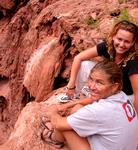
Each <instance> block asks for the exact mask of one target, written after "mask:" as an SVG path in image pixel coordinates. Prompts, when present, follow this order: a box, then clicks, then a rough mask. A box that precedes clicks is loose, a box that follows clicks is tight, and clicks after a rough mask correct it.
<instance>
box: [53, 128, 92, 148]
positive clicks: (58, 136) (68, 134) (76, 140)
mask: <svg viewBox="0 0 138 150" xmlns="http://www.w3.org/2000/svg"><path fill="white" fill-rule="evenodd" d="M52 139H53V140H55V141H56V140H58V141H61V142H65V143H66V144H67V147H69V149H70V150H76V148H77V149H78V150H90V145H89V143H88V141H87V139H86V138H82V137H80V136H79V135H78V134H77V133H76V132H75V131H73V130H70V131H63V132H62V131H58V130H55V131H54V132H53V134H52Z"/></svg>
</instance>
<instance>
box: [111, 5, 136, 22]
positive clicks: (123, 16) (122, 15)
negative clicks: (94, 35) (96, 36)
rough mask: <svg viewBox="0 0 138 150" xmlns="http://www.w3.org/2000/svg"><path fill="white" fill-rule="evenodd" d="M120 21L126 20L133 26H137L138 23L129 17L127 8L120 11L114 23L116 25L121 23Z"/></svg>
mask: <svg viewBox="0 0 138 150" xmlns="http://www.w3.org/2000/svg"><path fill="white" fill-rule="evenodd" d="M122 20H127V21H130V22H132V23H134V24H138V22H137V21H136V20H135V19H134V18H132V16H130V15H129V12H128V9H127V8H124V9H122V10H121V13H120V15H119V16H118V17H117V18H115V20H114V22H115V23H117V22H119V21H122Z"/></svg>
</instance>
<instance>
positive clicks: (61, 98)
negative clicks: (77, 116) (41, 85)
mask: <svg viewBox="0 0 138 150" xmlns="http://www.w3.org/2000/svg"><path fill="white" fill-rule="evenodd" d="M56 98H57V99H58V100H59V102H61V103H67V102H68V101H69V100H70V99H69V97H68V95H67V94H66V93H62V94H60V95H57V96H56Z"/></svg>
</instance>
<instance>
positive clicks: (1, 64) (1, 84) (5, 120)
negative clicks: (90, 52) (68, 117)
mask: <svg viewBox="0 0 138 150" xmlns="http://www.w3.org/2000/svg"><path fill="white" fill-rule="evenodd" d="M137 12H138V1H137V0H127V1H124V0H104V1H103V0H66V1H65V0H20V1H19V0H1V1H0V144H1V147H2V148H1V149H3V146H4V147H7V148H9V150H12V149H25V150H28V149H31V148H32V149H35V150H37V149H50V148H47V146H46V145H45V144H44V143H43V142H42V141H41V139H40V131H41V130H42V129H41V127H40V124H41V123H40V122H41V121H40V118H41V113H42V114H44V112H45V111H46V109H42V110H41V109H40V106H41V105H43V102H41V103H38V102H40V101H45V100H47V99H48V98H49V97H50V95H52V93H53V91H54V90H55V89H58V88H59V87H61V86H64V85H65V84H66V83H67V80H68V78H69V73H70V68H71V63H72V59H73V57H74V56H75V55H76V54H77V53H78V52H80V51H83V50H85V49H86V48H88V47H91V46H93V45H95V44H96V43H97V42H100V41H101V40H102V39H103V38H105V36H106V34H107V33H108V32H109V31H110V29H111V27H112V25H113V24H114V22H115V21H116V20H117V19H118V18H119V19H126V18H127V19H131V20H133V21H134V22H136V23H137V22H138V16H137ZM31 101H34V102H33V103H30V104H29V105H27V106H26V104H28V103H29V102H31ZM25 106H26V107H25ZM44 106H45V105H44ZM24 107H25V108H24ZM23 108H24V109H23ZM28 108H29V109H30V112H29V109H28ZM34 108H36V109H34ZM22 109H23V111H22ZM31 110H32V111H31ZM37 111H38V112H39V113H38V115H37ZM32 112H34V115H35V114H36V115H37V119H36V120H37V121H36V122H37V123H36V124H35V122H33V123H32V124H31V125H30V126H33V128H30V126H29V125H28V122H29V121H27V123H26V122H25V120H24V119H25V118H26V117H23V116H25V114H28V116H29V115H30V116H31V113H32ZM20 113H21V114H20ZM18 117H19V118H18ZM29 119H30V122H31V118H29V117H28V118H27V120H29ZM16 121H17V122H16ZM22 122H24V124H23V126H27V127H28V128H29V129H30V130H28V131H27V130H26V129H27V128H22V127H21V128H20V126H22V125H21V123H22ZM15 123H16V125H15ZM14 125H15V126H14ZM18 127H19V128H18ZM35 127H36V128H37V129H36V131H34V128H35ZM23 129H24V130H23ZM22 130H23V131H24V132H22ZM18 131H19V132H18ZM37 131H38V132H37ZM20 132H21V133H20ZM26 132H30V136H28V137H27V139H28V141H29V142H22V141H23V140H22V139H24V141H26V140H25V138H26V136H25V135H29V133H26ZM17 133H18V134H17ZM31 133H32V134H31ZM15 134H16V135H18V136H19V137H20V138H19V140H16V138H15V136H12V135H15ZM38 135H39V136H38ZM31 136H33V137H35V138H32V137H31ZM9 137H10V138H9ZM20 139H21V141H20ZM39 140H40V141H39ZM34 141H37V142H36V145H34V143H35V142H34ZM16 142H17V143H16ZM13 143H14V144H13ZM15 143H16V144H17V145H16V144H15ZM20 143H22V144H21V145H20ZM9 145H10V147H9ZM11 145H12V146H13V147H12V146H11ZM14 145H15V147H16V146H17V147H16V148H15V147H14ZM40 146H41V148H40ZM30 147H31V148H30Z"/></svg>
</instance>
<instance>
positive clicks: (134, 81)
mask: <svg viewBox="0 0 138 150" xmlns="http://www.w3.org/2000/svg"><path fill="white" fill-rule="evenodd" d="M129 78H130V81H131V86H132V89H133V93H134V106H135V109H136V111H137V114H138V74H133V75H131V76H130V77H129Z"/></svg>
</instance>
